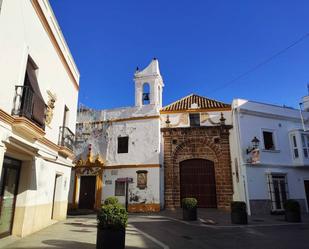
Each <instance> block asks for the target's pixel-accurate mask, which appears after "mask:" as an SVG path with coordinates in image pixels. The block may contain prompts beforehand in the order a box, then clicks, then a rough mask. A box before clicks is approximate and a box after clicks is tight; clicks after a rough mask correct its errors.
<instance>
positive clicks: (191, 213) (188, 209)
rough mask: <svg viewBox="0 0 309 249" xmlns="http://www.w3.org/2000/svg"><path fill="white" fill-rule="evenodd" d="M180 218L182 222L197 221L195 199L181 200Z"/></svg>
mask: <svg viewBox="0 0 309 249" xmlns="http://www.w3.org/2000/svg"><path fill="white" fill-rule="evenodd" d="M182 218H183V219H184V220H196V219H197V200H196V199H195V198H184V199H182Z"/></svg>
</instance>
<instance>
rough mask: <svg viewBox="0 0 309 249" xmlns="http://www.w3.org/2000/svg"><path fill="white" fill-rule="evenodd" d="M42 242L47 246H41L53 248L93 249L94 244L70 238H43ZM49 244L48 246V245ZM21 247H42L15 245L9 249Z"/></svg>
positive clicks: (29, 248) (33, 248) (36, 248)
mask: <svg viewBox="0 0 309 249" xmlns="http://www.w3.org/2000/svg"><path fill="white" fill-rule="evenodd" d="M42 243H43V244H45V245H48V247H46V246H44V247H43V248H53V249H69V248H70V249H71V248H72V249H95V248H96V245H95V244H91V243H85V242H77V241H70V240H44V241H42ZM49 246H50V247H49ZM21 248H27V249H38V248H42V246H36V247H28V246H27V247H23V246H17V247H10V249H21Z"/></svg>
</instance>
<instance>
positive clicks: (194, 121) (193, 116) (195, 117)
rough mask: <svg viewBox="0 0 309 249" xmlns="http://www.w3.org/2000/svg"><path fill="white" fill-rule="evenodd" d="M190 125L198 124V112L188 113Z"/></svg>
mask: <svg viewBox="0 0 309 249" xmlns="http://www.w3.org/2000/svg"><path fill="white" fill-rule="evenodd" d="M189 117H190V126H200V114H199V113H190V114H189Z"/></svg>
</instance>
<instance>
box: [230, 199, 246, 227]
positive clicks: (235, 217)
mask: <svg viewBox="0 0 309 249" xmlns="http://www.w3.org/2000/svg"><path fill="white" fill-rule="evenodd" d="M231 221H232V224H243V225H246V224H248V215H247V207H246V203H245V202H242V201H233V202H231Z"/></svg>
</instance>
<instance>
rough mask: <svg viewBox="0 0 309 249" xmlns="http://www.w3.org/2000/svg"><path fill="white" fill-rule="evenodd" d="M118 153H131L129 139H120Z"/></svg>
mask: <svg viewBox="0 0 309 249" xmlns="http://www.w3.org/2000/svg"><path fill="white" fill-rule="evenodd" d="M117 151H118V153H128V152H129V137H118V150H117Z"/></svg>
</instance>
